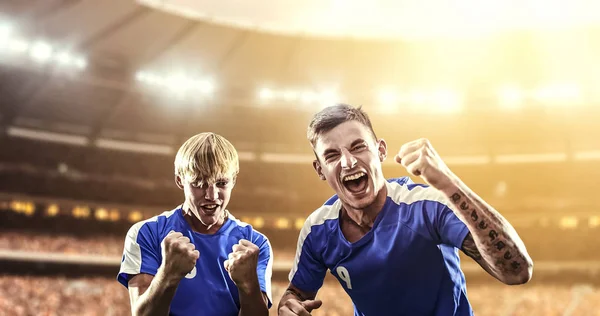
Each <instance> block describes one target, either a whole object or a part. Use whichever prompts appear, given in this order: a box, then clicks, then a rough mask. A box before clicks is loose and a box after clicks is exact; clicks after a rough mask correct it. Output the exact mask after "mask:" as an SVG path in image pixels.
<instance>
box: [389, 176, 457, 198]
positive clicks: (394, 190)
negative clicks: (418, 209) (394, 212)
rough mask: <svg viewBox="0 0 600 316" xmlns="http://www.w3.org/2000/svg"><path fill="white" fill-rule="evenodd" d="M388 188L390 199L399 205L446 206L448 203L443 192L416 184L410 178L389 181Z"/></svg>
mask: <svg viewBox="0 0 600 316" xmlns="http://www.w3.org/2000/svg"><path fill="white" fill-rule="evenodd" d="M386 186H387V191H388V192H387V195H388V197H389V198H390V199H391V200H392V201H394V203H396V204H398V205H400V204H408V205H410V204H413V203H415V202H423V203H435V204H444V205H446V204H447V203H448V200H447V199H446V197H445V196H444V194H443V193H442V192H440V191H438V190H436V189H435V188H432V187H430V186H429V185H426V184H421V183H414V182H413V181H412V180H411V179H410V178H409V177H402V178H393V179H388V180H387V182H386Z"/></svg>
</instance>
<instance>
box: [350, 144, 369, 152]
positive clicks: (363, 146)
mask: <svg viewBox="0 0 600 316" xmlns="http://www.w3.org/2000/svg"><path fill="white" fill-rule="evenodd" d="M365 148H367V146H366V145H365V144H359V145H356V146H354V147H352V151H359V150H363V149H365Z"/></svg>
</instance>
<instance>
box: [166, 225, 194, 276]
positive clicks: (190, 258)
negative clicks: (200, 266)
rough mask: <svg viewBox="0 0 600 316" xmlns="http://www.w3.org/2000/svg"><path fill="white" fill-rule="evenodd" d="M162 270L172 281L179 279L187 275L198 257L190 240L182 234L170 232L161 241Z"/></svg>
mask: <svg viewBox="0 0 600 316" xmlns="http://www.w3.org/2000/svg"><path fill="white" fill-rule="evenodd" d="M161 246H162V257H163V261H162V269H163V270H164V272H165V274H166V275H167V276H169V277H172V278H174V279H177V280H179V279H181V278H183V277H184V276H185V275H186V274H188V273H189V272H190V271H192V269H194V266H196V260H198V258H199V257H200V252H198V250H196V246H194V244H192V243H191V242H190V239H189V238H187V237H185V236H183V234H182V233H178V232H174V231H171V232H169V234H168V235H167V237H165V239H163V241H162V244H161Z"/></svg>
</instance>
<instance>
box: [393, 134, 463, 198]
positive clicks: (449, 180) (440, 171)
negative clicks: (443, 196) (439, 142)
mask: <svg viewBox="0 0 600 316" xmlns="http://www.w3.org/2000/svg"><path fill="white" fill-rule="evenodd" d="M396 162H397V163H399V164H401V165H403V166H404V167H405V168H406V170H408V172H409V173H410V174H412V175H415V176H418V177H421V178H422V179H423V180H425V182H427V184H429V185H430V186H432V187H434V188H436V189H438V190H444V189H447V188H449V187H450V186H452V185H453V179H454V178H455V177H456V176H455V175H454V174H453V173H452V172H451V171H450V169H449V168H448V166H446V164H445V163H444V161H442V158H441V157H440V155H438V153H437V152H436V151H435V149H433V146H431V143H430V142H429V140H427V139H425V138H421V139H417V140H414V141H412V142H408V143H406V144H404V145H402V147H400V151H399V152H398V154H397V155H396Z"/></svg>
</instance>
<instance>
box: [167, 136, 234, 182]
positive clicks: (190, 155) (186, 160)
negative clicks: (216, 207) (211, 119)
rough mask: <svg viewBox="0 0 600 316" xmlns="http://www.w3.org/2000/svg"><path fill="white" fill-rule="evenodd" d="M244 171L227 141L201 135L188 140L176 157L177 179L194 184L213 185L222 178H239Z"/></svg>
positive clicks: (223, 138) (217, 137) (220, 137)
mask: <svg viewBox="0 0 600 316" xmlns="http://www.w3.org/2000/svg"><path fill="white" fill-rule="evenodd" d="M239 170H240V165H239V158H238V153H237V151H236V150H235V148H234V147H233V145H232V144H231V143H230V142H229V141H228V140H227V139H225V137H223V136H220V135H217V134H215V133H200V134H197V135H194V136H192V137H191V138H190V139H188V140H187V141H186V142H185V143H183V145H181V147H180V148H179V150H178V151H177V155H176V156H175V175H177V176H179V177H181V179H182V180H185V181H188V182H190V183H194V182H197V181H208V182H209V183H213V182H214V181H215V180H217V179H218V178H220V177H225V176H230V175H233V177H234V178H235V176H236V175H237V174H238V172H239Z"/></svg>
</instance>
